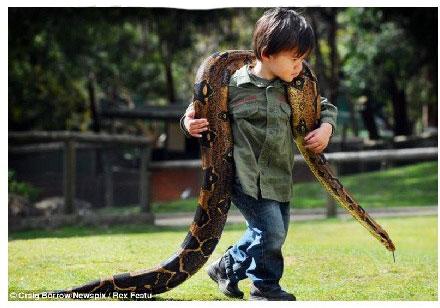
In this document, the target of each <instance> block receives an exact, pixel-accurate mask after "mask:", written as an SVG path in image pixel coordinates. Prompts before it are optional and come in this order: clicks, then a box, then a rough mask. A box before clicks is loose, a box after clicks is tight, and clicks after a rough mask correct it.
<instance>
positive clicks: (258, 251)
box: [224, 185, 290, 291]
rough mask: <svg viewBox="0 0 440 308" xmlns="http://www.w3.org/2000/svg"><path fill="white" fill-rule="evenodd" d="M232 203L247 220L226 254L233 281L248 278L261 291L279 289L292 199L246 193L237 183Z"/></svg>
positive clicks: (228, 274)
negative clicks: (243, 229)
mask: <svg viewBox="0 0 440 308" xmlns="http://www.w3.org/2000/svg"><path fill="white" fill-rule="evenodd" d="M232 202H233V203H234V204H235V206H237V208H238V209H239V210H240V212H241V213H242V214H243V216H244V218H245V219H246V226H247V228H246V231H245V232H244V234H243V236H242V237H241V238H240V240H239V241H238V242H237V243H235V245H233V246H231V247H230V248H229V249H228V250H227V251H226V252H225V254H224V259H225V266H226V273H227V276H228V278H229V279H230V280H231V281H239V280H242V279H245V278H249V279H250V280H251V281H252V283H253V284H254V285H255V286H256V287H257V288H259V289H261V290H267V291H272V290H273V291H276V290H280V289H281V287H280V285H279V281H280V279H281V276H282V274H283V269H284V260H283V255H282V253H281V247H282V246H283V244H284V241H285V239H286V236H287V230H288V228H289V219H290V211H289V210H290V207H289V202H278V201H275V200H270V199H264V198H261V197H260V198H259V199H258V200H256V199H254V198H253V197H251V196H249V195H246V194H245V193H244V192H243V190H242V189H241V187H240V186H238V185H234V189H233V194H232Z"/></svg>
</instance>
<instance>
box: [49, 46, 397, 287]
mask: <svg viewBox="0 0 440 308" xmlns="http://www.w3.org/2000/svg"><path fill="white" fill-rule="evenodd" d="M253 61H255V57H254V55H253V52H252V51H227V52H223V53H215V54H213V55H211V56H210V57H208V58H207V59H206V60H205V61H204V62H203V63H202V65H201V66H200V68H199V70H198V72H197V75H196V81H195V85H194V97H193V102H194V108H195V115H196V116H195V117H196V118H207V119H208V122H209V123H210V126H209V130H207V131H205V132H203V133H202V137H201V139H200V145H201V157H202V171H203V183H202V187H201V190H200V194H199V198H198V205H197V209H196V212H195V216H194V220H193V222H192V224H191V226H190V230H189V232H188V234H187V236H186V238H185V240H184V241H183V243H182V244H181V247H180V249H178V250H177V251H176V252H175V253H174V254H173V255H172V256H171V257H170V258H169V259H168V260H166V261H164V262H162V263H161V264H160V265H158V266H156V267H154V268H151V269H147V270H140V271H135V272H129V273H122V274H117V275H113V276H111V277H108V278H104V279H99V280H95V281H92V282H90V283H87V284H85V285H82V286H78V287H74V288H70V289H66V290H61V291H55V292H52V293H58V294H59V293H62V294H68V293H72V292H78V293H91V294H110V293H111V292H113V291H118V292H119V293H121V292H122V293H123V292H136V293H149V294H158V293H163V292H166V291H168V290H170V289H172V288H174V287H176V286H177V285H179V284H181V283H182V282H184V281H185V280H186V279H188V278H189V277H191V276H192V275H194V274H195V273H196V272H197V271H198V270H199V269H200V268H201V267H202V266H203V265H204V264H205V263H206V261H208V258H209V257H210V255H211V254H212V252H213V251H214V249H215V247H216V245H217V243H218V242H219V240H220V236H221V234H222V231H223V228H224V225H225V222H226V218H227V214H228V210H229V207H230V203H231V189H232V182H233V176H234V161H233V155H232V150H233V143H232V141H233V140H232V132H231V125H230V119H229V116H228V107H227V97H228V95H227V91H228V84H229V78H230V76H231V75H232V74H233V73H234V72H235V71H236V70H237V69H238V68H240V67H242V66H243V65H244V64H247V63H251V62H253ZM286 95H287V97H288V101H289V104H290V105H291V108H292V118H291V128H292V132H293V136H294V138H295V143H296V145H297V147H298V149H299V151H300V153H301V154H302V155H303V156H304V158H305V161H306V162H307V165H308V166H309V168H310V170H311V171H312V172H313V174H314V175H315V176H316V178H317V179H318V181H319V182H320V183H321V184H322V185H323V186H324V188H325V189H326V190H327V191H328V192H329V193H330V194H331V195H332V196H333V197H334V198H335V199H336V200H337V201H338V202H339V203H340V204H341V205H342V206H343V207H344V208H345V209H346V210H347V211H348V212H349V213H350V214H351V215H352V216H353V217H354V218H356V219H357V220H358V221H359V222H360V223H361V224H362V225H363V226H364V227H365V228H367V230H368V231H370V233H371V234H372V235H373V236H374V237H376V238H377V239H378V240H379V241H380V242H381V243H382V244H384V245H385V247H386V248H387V249H388V250H390V251H394V250H395V247H394V244H393V243H392V241H391V239H390V238H389V236H388V234H387V232H386V231H385V230H384V229H383V228H382V227H381V226H380V225H379V224H377V223H376V222H375V221H374V220H373V219H372V218H371V217H370V216H369V215H368V213H366V212H365V210H364V209H363V208H362V207H361V206H360V205H359V204H358V203H357V202H356V201H355V200H354V199H353V198H352V197H351V196H350V194H349V193H348V192H347V191H346V190H345V188H344V187H343V186H342V184H341V183H340V182H339V180H338V179H337V178H336V177H334V175H333V174H332V171H331V169H330V168H329V164H328V163H327V161H326V159H325V157H324V155H323V154H314V153H312V152H310V151H308V150H307V149H305V148H304V147H303V145H302V144H303V141H304V140H303V139H304V137H305V135H306V134H307V133H308V132H310V131H311V130H313V129H314V128H316V126H317V125H318V123H319V120H317V119H319V115H320V104H319V103H318V100H319V98H320V96H319V93H318V87H317V80H316V78H315V76H314V74H313V73H312V71H311V69H310V68H309V66H308V64H306V63H305V64H304V65H303V70H302V72H301V73H300V75H299V76H297V77H296V78H295V79H294V80H293V81H292V82H291V83H290V84H289V86H287V87H286Z"/></svg>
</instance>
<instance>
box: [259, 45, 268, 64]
mask: <svg viewBox="0 0 440 308" xmlns="http://www.w3.org/2000/svg"><path fill="white" fill-rule="evenodd" d="M266 49H267V48H266V47H263V49H262V50H261V60H264V61H267V60H269V56H268V55H267V54H266Z"/></svg>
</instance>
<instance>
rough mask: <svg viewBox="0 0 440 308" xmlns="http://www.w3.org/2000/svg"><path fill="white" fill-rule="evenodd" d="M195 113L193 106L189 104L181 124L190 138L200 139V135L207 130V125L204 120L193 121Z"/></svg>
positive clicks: (206, 121)
mask: <svg viewBox="0 0 440 308" xmlns="http://www.w3.org/2000/svg"><path fill="white" fill-rule="evenodd" d="M195 113H196V112H195V110H194V105H193V103H191V104H190V105H189V106H188V108H186V111H185V119H184V120H183V124H184V125H185V128H186V130H187V131H188V132H189V134H190V135H191V136H193V137H197V138H200V137H202V135H201V134H200V133H201V132H204V131H205V130H208V125H209V123H208V119H206V118H202V119H194V115H195Z"/></svg>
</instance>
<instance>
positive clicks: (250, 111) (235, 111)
mask: <svg viewBox="0 0 440 308" xmlns="http://www.w3.org/2000/svg"><path fill="white" fill-rule="evenodd" d="M230 108H231V114H232V116H233V118H234V119H245V118H252V117H254V116H255V115H256V114H257V113H258V105H257V101H256V100H252V101H247V102H245V103H241V104H240V103H238V104H232V105H231V107H230Z"/></svg>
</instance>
